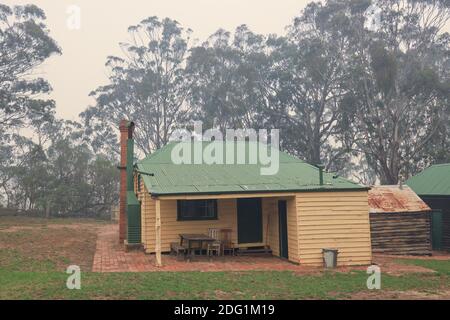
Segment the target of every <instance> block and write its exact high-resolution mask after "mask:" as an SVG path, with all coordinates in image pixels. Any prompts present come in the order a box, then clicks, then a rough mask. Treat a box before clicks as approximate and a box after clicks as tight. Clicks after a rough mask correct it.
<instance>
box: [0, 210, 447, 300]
mask: <svg viewBox="0 0 450 320" xmlns="http://www.w3.org/2000/svg"><path fill="white" fill-rule="evenodd" d="M8 219H9V218H8ZM8 219H7V218H0V226H3V228H0V299H347V298H355V297H357V298H364V297H365V295H366V294H367V295H369V297H371V298H382V297H385V296H386V294H391V293H394V295H392V294H391V295H390V296H389V297H390V298H395V297H402V295H401V293H402V292H409V291H414V292H420V293H421V294H423V295H426V294H437V293H439V292H447V293H448V292H450V273H449V270H450V262H449V261H448V260H447V261H446V260H444V261H435V260H426V261H424V260H406V259H405V260H401V263H408V264H416V265H420V266H424V267H426V268H430V269H433V270H436V271H437V272H436V273H414V274H404V275H401V276H391V275H387V274H383V275H382V290H379V291H376V292H373V291H369V290H367V288H366V280H367V277H368V275H367V274H366V273H365V272H363V271H351V272H348V273H341V272H321V273H318V274H317V273H315V274H314V275H304V274H296V273H295V272H287V271H286V272H278V271H274V272H217V273H214V272H178V273H173V272H156V273H155V272H153V273H113V274H100V273H93V272H89V271H88V270H91V266H92V260H93V255H94V252H95V238H96V227H97V226H98V225H101V224H102V223H104V222H97V221H92V220H91V221H86V220H83V221H82V222H80V221H68V223H67V224H64V223H61V220H58V221H46V220H41V221H36V220H32V221H31V222H30V223H28V222H27V220H26V219H23V218H22V219H19V220H14V219H13V220H14V221H15V222H14V221H6V220H8ZM6 226H7V227H6ZM70 264H76V265H79V266H81V268H82V281H81V284H82V288H81V290H68V289H66V286H65V283H66V279H67V276H68V275H67V274H65V272H64V270H65V267H66V266H68V265H70ZM373 295H376V296H375V297H374V296H373ZM396 295H397V296H396Z"/></svg>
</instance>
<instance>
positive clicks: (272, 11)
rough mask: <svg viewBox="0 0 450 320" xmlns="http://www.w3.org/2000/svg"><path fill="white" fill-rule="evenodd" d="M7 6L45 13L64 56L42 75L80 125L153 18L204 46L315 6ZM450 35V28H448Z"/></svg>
mask: <svg viewBox="0 0 450 320" xmlns="http://www.w3.org/2000/svg"><path fill="white" fill-rule="evenodd" d="M0 1H1V2H2V3H4V4H7V5H17V4H26V3H34V4H36V5H38V6H39V7H41V8H42V9H44V11H45V13H46V15H47V25H48V27H49V29H50V32H51V36H52V37H53V38H54V39H56V41H57V42H58V44H59V45H60V46H61V48H62V51H63V54H62V55H61V56H55V57H52V58H50V59H49V60H47V61H46V62H45V63H44V65H43V66H42V67H41V68H39V70H38V71H37V72H36V74H38V75H40V76H42V77H45V78H47V79H48V80H50V83H51V85H52V87H53V92H52V94H51V97H52V98H53V99H55V100H56V104H57V109H56V112H57V115H58V116H59V117H63V118H65V119H71V120H77V119H78V114H79V113H80V112H82V111H83V110H85V109H86V107H87V106H89V105H90V104H92V103H93V101H92V99H91V98H90V97H89V93H90V92H91V91H92V90H94V89H96V88H97V87H98V86H99V85H103V84H107V81H108V78H107V69H106V68H105V66H104V64H105V62H106V57H107V56H109V55H120V54H121V51H120V48H119V45H118V43H119V42H123V41H126V40H127V39H128V35H127V28H128V27H129V26H130V25H135V24H137V23H139V22H140V21H141V20H143V19H144V18H147V17H149V16H158V17H160V18H164V17H169V18H172V19H175V20H177V21H178V22H180V23H181V25H182V26H183V27H186V28H191V29H192V30H193V31H194V34H193V37H194V38H196V39H198V40H199V41H200V42H202V41H204V40H206V38H207V37H208V36H210V35H211V34H212V33H214V32H215V31H217V29H219V28H223V29H226V30H228V31H233V30H234V29H235V28H236V27H237V26H239V25H241V24H247V25H248V26H249V27H250V29H251V30H252V31H254V32H257V33H262V34H268V33H277V34H282V33H283V32H284V31H285V27H286V26H287V25H288V24H290V23H291V21H292V19H293V18H294V17H295V16H296V15H298V14H299V13H300V12H301V10H302V9H303V8H304V7H305V5H306V4H307V3H308V2H310V1H311V0H0ZM72 5H76V6H78V7H79V8H80V9H81V29H80V30H71V29H70V28H68V26H67V21H68V19H69V17H70V15H69V14H68V13H67V10H68V8H70V7H71V6H72ZM445 29H446V31H450V27H449V25H447V28H445Z"/></svg>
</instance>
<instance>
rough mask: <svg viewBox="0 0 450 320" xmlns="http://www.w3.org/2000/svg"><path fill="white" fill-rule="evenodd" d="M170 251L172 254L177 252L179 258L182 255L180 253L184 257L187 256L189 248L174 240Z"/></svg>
mask: <svg viewBox="0 0 450 320" xmlns="http://www.w3.org/2000/svg"><path fill="white" fill-rule="evenodd" d="M170 252H171V253H172V254H176V256H177V258H179V257H180V254H182V255H183V257H185V256H186V253H187V249H186V248H185V247H184V246H182V245H181V244H179V243H177V242H173V243H171V244H170Z"/></svg>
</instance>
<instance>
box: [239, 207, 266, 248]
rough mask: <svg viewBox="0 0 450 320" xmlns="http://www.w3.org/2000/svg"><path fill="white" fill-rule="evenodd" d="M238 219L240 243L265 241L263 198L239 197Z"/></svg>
mask: <svg viewBox="0 0 450 320" xmlns="http://www.w3.org/2000/svg"><path fill="white" fill-rule="evenodd" d="M237 220H238V221H237V222H238V242H239V243H261V242H263V222H262V204H261V199H259V198H252V199H238V200H237Z"/></svg>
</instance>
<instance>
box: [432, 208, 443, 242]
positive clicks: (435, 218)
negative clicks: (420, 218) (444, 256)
mask: <svg viewBox="0 0 450 320" xmlns="http://www.w3.org/2000/svg"><path fill="white" fill-rule="evenodd" d="M431 236H432V244H433V250H441V249H442V211H441V210H434V211H433V212H432V215H431Z"/></svg>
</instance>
